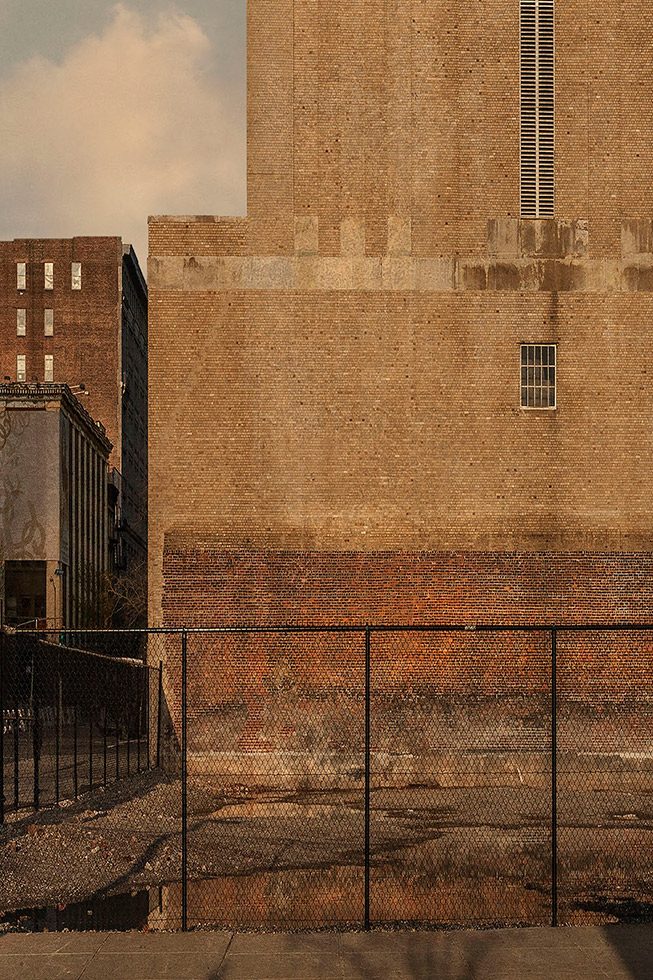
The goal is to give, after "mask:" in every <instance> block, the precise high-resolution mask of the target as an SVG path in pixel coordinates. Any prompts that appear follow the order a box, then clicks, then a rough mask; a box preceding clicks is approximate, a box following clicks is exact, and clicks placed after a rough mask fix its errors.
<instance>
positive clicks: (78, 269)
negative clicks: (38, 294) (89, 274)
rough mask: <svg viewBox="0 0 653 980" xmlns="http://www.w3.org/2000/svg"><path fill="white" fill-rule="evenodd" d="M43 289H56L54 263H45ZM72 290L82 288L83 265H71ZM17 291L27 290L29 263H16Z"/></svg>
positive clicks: (76, 263)
mask: <svg viewBox="0 0 653 980" xmlns="http://www.w3.org/2000/svg"><path fill="white" fill-rule="evenodd" d="M43 288H44V289H54V262H44V263H43ZM70 288H71V289H81V288H82V263H81V262H71V264H70ZM16 289H27V262H17V263H16Z"/></svg>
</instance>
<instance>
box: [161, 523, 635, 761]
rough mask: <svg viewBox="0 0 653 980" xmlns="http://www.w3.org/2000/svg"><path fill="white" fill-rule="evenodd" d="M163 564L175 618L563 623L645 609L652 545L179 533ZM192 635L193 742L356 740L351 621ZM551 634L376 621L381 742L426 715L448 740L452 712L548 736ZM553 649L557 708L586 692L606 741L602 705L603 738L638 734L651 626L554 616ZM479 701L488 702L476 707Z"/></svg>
mask: <svg viewBox="0 0 653 980" xmlns="http://www.w3.org/2000/svg"><path fill="white" fill-rule="evenodd" d="M164 572H165V590H164V611H165V615H166V624H167V625H169V626H181V625H186V626H188V627H191V628H193V627H207V626H225V625H232V626H235V625H259V626H279V625H286V624H287V625H308V624H311V625H317V626H321V625H323V626H325V627H327V626H333V625H339V624H351V625H361V624H363V625H364V624H365V623H370V624H376V625H383V624H386V625H387V624H394V625H401V624H405V625H419V624H460V625H466V624H469V625H473V624H480V623H487V624H497V625H500V624H504V625H506V624H511V625H512V624H514V625H528V624H542V625H546V624H549V625H552V624H556V625H558V626H562V627H564V625H565V624H574V623H587V624H590V625H591V624H592V623H594V624H598V623H601V624H611V623H619V622H625V621H632V622H633V623H639V624H643V623H646V622H650V621H651V619H652V618H653V614H652V612H651V610H652V599H653V576H652V572H653V556H650V555H609V554H604V555H588V554H584V555H582V554H578V555H553V554H535V555H516V554H503V555H499V554H469V553H467V554H463V553H449V554H446V553H443V554H436V553H422V554H419V553H401V552H384V553H376V554H366V555H363V554H352V553H336V552H306V551H304V552H290V551H284V552H264V551H258V550H257V551H244V550H240V551H225V550H221V549H220V548H217V547H216V548H210V547H194V548H193V547H191V546H190V545H186V546H184V545H182V544H181V543H180V540H179V538H178V539H177V542H176V543H173V542H172V541H171V542H170V544H169V546H168V548H167V550H166V557H165V563H164ZM188 644H189V647H188V650H189V661H188V663H189V674H188V681H189V687H188V691H189V695H188V698H189V700H188V704H189V719H190V722H191V729H190V731H191V745H192V746H193V747H194V748H195V749H198V750H202V749H207V748H210V747H211V746H215V744H216V739H217V740H218V741H219V742H220V744H221V745H222V746H223V747H224V748H225V749H227V750H229V749H231V750H232V751H235V752H238V751H245V752H247V751H259V752H260V751H268V750H275V749H288V750H293V751H300V750H307V749H309V750H310V752H315V751H316V749H321V750H324V751H336V752H338V751H341V750H342V751H345V749H346V747H347V746H348V745H356V744H359V741H360V738H359V737H360V736H361V730H360V729H361V724H362V714H361V705H362V698H363V696H364V650H365V648H364V635H363V633H362V631H361V632H356V633H355V634H342V633H340V634H337V633H331V634H329V633H317V634H310V635H307V634H303V635H301V634H294V635H293V634H288V635H285V634H284V635H279V634H265V633H263V634H255V635H247V634H237V635H216V634H198V635H196V634H191V636H190V637H189V640H188ZM550 644H551V638H550V632H549V631H548V630H543V631H542V632H535V633H527V632H521V633H499V632H492V633H477V632H473V631H469V632H458V633H448V632H445V633H430V634H429V633H410V632H409V633H405V632H387V633H381V632H379V633H374V634H373V637H372V693H373V698H374V699H376V703H375V712H376V717H377V725H376V732H377V735H376V737H377V740H380V741H379V745H378V746H377V747H378V748H382V747H383V746H385V747H386V748H387V750H388V751H392V748H391V747H392V746H394V750H395V751H396V749H397V746H398V745H404V743H406V744H405V745H404V750H405V751H409V749H410V748H411V746H412V748H413V749H419V748H420V746H422V749H424V750H425V747H426V746H427V745H428V744H430V740H431V739H432V737H433V732H434V730H435V729H439V728H442V730H443V731H446V732H447V738H449V739H451V738H452V737H454V738H457V737H458V736H457V735H455V730H457V728H458V727H459V726H462V727H460V732H461V737H462V733H464V731H465V730H466V729H469V730H470V731H471V730H472V729H473V730H474V731H475V732H476V734H475V735H474V737H475V738H476V737H477V735H478V737H479V738H482V737H483V736H482V730H483V727H484V726H487V725H489V726H490V728H491V729H492V731H493V732H494V733H495V735H496V731H498V730H499V729H500V728H501V725H502V724H503V725H504V727H505V726H506V725H507V728H506V731H509V732H510V736H509V741H510V742H511V745H512V746H513V747H514V748H516V749H519V748H520V747H521V748H522V749H524V750H528V749H529V747H532V746H533V745H537V746H538V747H539V749H540V750H542V746H543V744H544V741H546V738H548V736H547V735H546V731H547V726H548V719H549V717H550V685H551V645H550ZM174 645H175V647H176V646H177V645H178V642H177V643H175V644H174ZM558 647H559V660H558V683H559V690H560V692H561V720H564V719H566V723H567V726H568V732H569V733H570V735H569V737H570V738H571V735H572V734H573V732H574V731H575V729H576V728H577V727H578V723H577V722H578V715H577V712H578V711H580V712H581V715H582V712H583V711H584V710H585V709H586V708H587V707H588V706H593V709H594V710H595V709H597V708H599V709H600V710H599V712H598V714H596V713H595V715H594V717H593V720H590V719H583V718H581V724H580V730H582V732H583V736H582V737H583V738H584V739H587V738H588V737H590V736H589V735H588V731H589V729H588V725H589V727H590V728H592V731H594V728H596V733H595V737H596V738H600V739H603V740H605V735H606V729H605V727H603V728H602V727H601V725H602V723H603V720H604V719H603V718H602V716H601V710H603V709H605V710H606V711H608V712H610V713H612V715H614V712H615V711H617V712H618V713H619V712H621V715H620V719H621V720H619V721H618V722H616V723H615V724H614V725H613V731H612V735H611V736H610V738H611V739H612V741H614V739H615V738H616V739H617V741H619V739H620V738H621V739H626V741H627V742H628V745H629V746H630V748H631V750H632V745H633V744H635V743H636V742H638V740H640V739H642V738H645V737H648V735H647V734H646V733H647V732H648V731H649V730H650V726H649V721H648V714H649V713H650V712H646V711H644V714H642V705H641V704H639V703H638V706H637V708H636V709H635V710H630V709H631V708H632V707H633V705H634V704H635V702H639V700H641V698H642V697H644V698H646V696H647V692H649V691H651V690H652V689H653V635H651V634H648V633H646V632H643V631H640V632H621V631H619V632H615V633H611V632H606V631H603V632H600V631H588V632H583V633H572V632H569V631H565V630H564V629H562V630H561V632H560V633H559V637H558ZM179 666H180V662H179V657H178V656H177V655H175V657H174V658H173V659H172V660H171V661H169V663H168V670H169V675H168V676H169V680H170V684H171V690H170V697H171V704H172V713H173V716H175V717H176V720H177V722H178V714H179ZM479 699H480V701H482V702H483V703H484V707H483V708H482V709H479V708H478V707H475V705H478V702H479ZM457 700H458V702H459V703H463V704H464V705H465V707H464V709H462V712H463V715H464V718H463V717H462V715H461V717H460V718H458V720H457V721H455V722H453V723H452V721H451V717H449V716H448V715H447V714H446V710H445V714H442V710H443V709H442V702H445V703H448V704H450V703H453V702H456V701H457ZM447 710H448V709H447ZM456 710H458V709H456ZM565 710H566V711H567V714H566V715H565ZM624 712H625V714H624ZM454 714H455V712H454ZM504 716H505V717H504ZM381 719H383V721H382V723H381ZM501 719H503V721H502V720H501ZM506 719H508V721H506ZM595 723H596V724H595ZM597 726H598V727H597ZM608 727H609V726H608ZM452 731H454V735H452ZM479 732H481V734H479ZM543 733H544V734H543ZM613 736H614V737H613ZM493 737H495V736H493ZM592 737H594V736H592ZM612 741H611V743H610V744H611V746H612ZM409 742H410V743H411V745H409V744H408V743H409Z"/></svg>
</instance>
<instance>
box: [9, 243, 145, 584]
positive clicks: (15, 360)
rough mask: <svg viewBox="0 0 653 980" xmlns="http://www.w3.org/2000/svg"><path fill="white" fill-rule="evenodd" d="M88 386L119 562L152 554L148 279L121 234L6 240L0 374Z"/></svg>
mask: <svg viewBox="0 0 653 980" xmlns="http://www.w3.org/2000/svg"><path fill="white" fill-rule="evenodd" d="M2 378H4V379H5V381H9V382H16V381H17V382H27V383H30V384H31V383H37V382H38V383H43V382H45V383H49V382H55V383H62V384H67V385H70V386H71V387H72V388H73V389H74V390H78V391H79V390H80V386H82V387H83V388H84V389H85V390H84V407H85V408H86V409H87V410H88V412H89V414H90V415H91V416H92V417H93V418H94V419H97V420H98V421H99V422H101V423H102V425H103V426H104V427H105V429H106V432H107V436H108V438H109V439H110V441H111V443H112V444H113V449H112V452H111V456H110V460H109V462H110V466H111V467H112V475H111V482H112V484H113V486H114V490H113V491H112V493H113V496H114V498H115V527H114V528H113V529H112V534H111V539H112V560H113V563H114V565H115V567H116V568H117V569H118V570H122V571H127V570H128V569H134V568H142V570H143V575H145V570H146V564H147V562H146V558H147V286H146V283H145V280H144V278H143V275H142V272H141V269H140V266H139V263H138V259H137V257H136V254H135V252H134V250H133V249H132V247H131V246H130V245H125V244H124V243H123V242H122V240H121V239H120V238H117V237H106V238H104V237H92V238H91V237H88V238H86V237H80V238H72V239H16V240H14V241H5V242H0V380H1V379H2Z"/></svg>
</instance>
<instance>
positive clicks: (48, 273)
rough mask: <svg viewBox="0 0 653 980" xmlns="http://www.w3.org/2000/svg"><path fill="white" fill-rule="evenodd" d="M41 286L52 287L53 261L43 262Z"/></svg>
mask: <svg viewBox="0 0 653 980" xmlns="http://www.w3.org/2000/svg"><path fill="white" fill-rule="evenodd" d="M43 288H44V289H54V262H44V263H43Z"/></svg>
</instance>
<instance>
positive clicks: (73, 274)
mask: <svg viewBox="0 0 653 980" xmlns="http://www.w3.org/2000/svg"><path fill="white" fill-rule="evenodd" d="M70 285H71V287H72V288H73V289H81V288H82V263H81V262H73V263H72V265H71V267H70Z"/></svg>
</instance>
